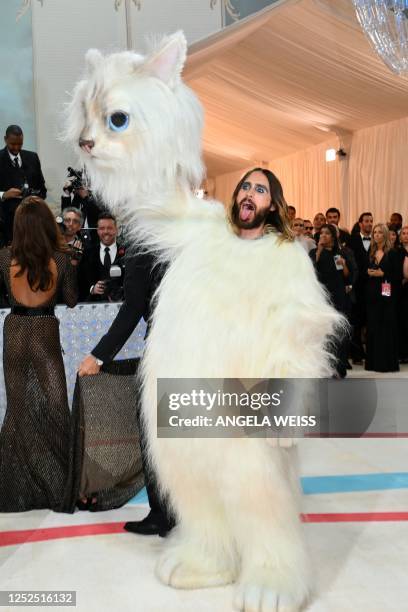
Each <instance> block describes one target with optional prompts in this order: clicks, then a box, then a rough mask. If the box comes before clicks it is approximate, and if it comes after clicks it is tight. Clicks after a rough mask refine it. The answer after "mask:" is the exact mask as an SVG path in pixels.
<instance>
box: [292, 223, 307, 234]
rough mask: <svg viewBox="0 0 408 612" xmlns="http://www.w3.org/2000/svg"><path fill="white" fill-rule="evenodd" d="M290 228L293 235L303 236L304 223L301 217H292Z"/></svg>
mask: <svg viewBox="0 0 408 612" xmlns="http://www.w3.org/2000/svg"><path fill="white" fill-rule="evenodd" d="M292 229H293V233H294V234H295V236H303V234H304V230H305V224H304V223H303V219H294V220H293V223H292Z"/></svg>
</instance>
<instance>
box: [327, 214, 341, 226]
mask: <svg viewBox="0 0 408 612" xmlns="http://www.w3.org/2000/svg"><path fill="white" fill-rule="evenodd" d="M339 221H340V215H339V213H336V212H329V213H327V215H326V223H329V224H330V225H338V224H339Z"/></svg>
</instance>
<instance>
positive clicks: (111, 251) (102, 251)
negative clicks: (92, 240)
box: [99, 242, 118, 265]
mask: <svg viewBox="0 0 408 612" xmlns="http://www.w3.org/2000/svg"><path fill="white" fill-rule="evenodd" d="M106 248H108V249H109V256H110V260H111V263H113V262H114V261H115V259H116V253H117V252H118V245H117V244H116V242H114V243H113V244H111V245H110V246H109V247H107V246H106V245H105V244H102V242H101V243H100V249H99V259H100V260H101V264H102V265H103V264H104V261H105V249H106Z"/></svg>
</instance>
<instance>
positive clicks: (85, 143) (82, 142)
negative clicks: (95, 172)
mask: <svg viewBox="0 0 408 612" xmlns="http://www.w3.org/2000/svg"><path fill="white" fill-rule="evenodd" d="M78 144H79V146H80V147H81V149H84V151H86V152H87V153H90V152H91V150H92V149H93V148H94V146H95V141H94V140H86V139H85V138H80V139H79V142H78Z"/></svg>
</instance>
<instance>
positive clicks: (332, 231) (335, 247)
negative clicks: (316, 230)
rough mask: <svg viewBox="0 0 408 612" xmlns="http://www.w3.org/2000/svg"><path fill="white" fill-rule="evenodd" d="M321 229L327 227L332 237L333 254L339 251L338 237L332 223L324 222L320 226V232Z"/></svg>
mask: <svg viewBox="0 0 408 612" xmlns="http://www.w3.org/2000/svg"><path fill="white" fill-rule="evenodd" d="M322 229H328V230H329V232H330V234H331V236H332V238H333V255H336V253H340V251H341V247H340V244H339V239H338V237H337V230H336V228H335V227H334V225H332V224H331V223H325V224H324V225H322V227H321V228H320V234H321V233H322Z"/></svg>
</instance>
